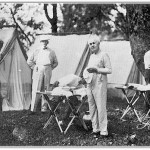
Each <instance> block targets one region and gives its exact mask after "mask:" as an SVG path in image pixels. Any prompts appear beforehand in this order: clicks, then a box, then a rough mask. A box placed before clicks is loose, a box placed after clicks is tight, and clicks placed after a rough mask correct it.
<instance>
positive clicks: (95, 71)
mask: <svg viewBox="0 0 150 150" xmlns="http://www.w3.org/2000/svg"><path fill="white" fill-rule="evenodd" d="M87 71H88V72H89V73H97V72H98V71H97V69H96V68H88V69H87Z"/></svg>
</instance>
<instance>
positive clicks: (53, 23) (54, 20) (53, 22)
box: [44, 4, 58, 33]
mask: <svg viewBox="0 0 150 150" xmlns="http://www.w3.org/2000/svg"><path fill="white" fill-rule="evenodd" d="M52 6H53V18H50V17H49V15H48V4H44V11H45V16H46V18H47V20H48V21H49V22H50V24H51V26H52V27H51V29H52V33H57V20H58V18H57V4H52Z"/></svg>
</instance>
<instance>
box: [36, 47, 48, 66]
mask: <svg viewBox="0 0 150 150" xmlns="http://www.w3.org/2000/svg"><path fill="white" fill-rule="evenodd" d="M36 64H37V65H49V64H51V61H50V51H49V50H40V52H39V53H38V56H37V61H36Z"/></svg>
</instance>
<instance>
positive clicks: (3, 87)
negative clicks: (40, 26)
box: [0, 28, 31, 111]
mask: <svg viewBox="0 0 150 150" xmlns="http://www.w3.org/2000/svg"><path fill="white" fill-rule="evenodd" d="M0 41H1V44H2V43H3V44H2V48H1V50H0V56H1V58H0V93H1V102H2V110H3V111H8V110H23V109H29V106H30V102H31V70H30V68H29V67H28V65H27V63H26V59H25V57H24V55H23V53H22V49H21V48H22V47H21V45H20V41H19V39H18V36H17V30H16V29H14V28H3V29H1V30H0Z"/></svg>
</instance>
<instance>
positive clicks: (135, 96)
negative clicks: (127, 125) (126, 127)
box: [116, 84, 150, 122]
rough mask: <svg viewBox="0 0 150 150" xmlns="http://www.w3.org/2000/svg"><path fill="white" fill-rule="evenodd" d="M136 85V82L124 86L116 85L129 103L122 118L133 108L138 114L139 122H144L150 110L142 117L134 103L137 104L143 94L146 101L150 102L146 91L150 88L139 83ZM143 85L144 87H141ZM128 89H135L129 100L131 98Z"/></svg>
mask: <svg viewBox="0 0 150 150" xmlns="http://www.w3.org/2000/svg"><path fill="white" fill-rule="evenodd" d="M135 85H136V86H135V87H134V84H132V86H122V87H116V88H117V89H121V90H122V92H123V94H124V96H125V99H126V101H127V103H128V105H127V107H126V109H125V111H124V113H123V115H122V117H121V118H120V119H123V117H124V116H125V115H126V114H127V113H128V112H129V111H130V110H133V112H134V114H135V115H136V117H137V119H138V121H139V122H142V121H143V120H144V119H145V118H146V117H147V116H148V114H149V112H150V110H148V112H147V113H146V115H145V116H144V118H143V117H140V116H139V115H138V113H137V110H136V109H135V107H134V105H135V104H136V102H137V101H138V100H139V99H140V97H141V96H143V98H144V100H145V102H148V100H147V97H146V92H147V91H149V90H150V89H149V88H146V86H141V85H140V84H139V87H138V84H135ZM140 87H142V88H140ZM127 90H133V91H134V94H133V96H132V98H131V100H129V98H128V97H127V92H126V91H127Z"/></svg>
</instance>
